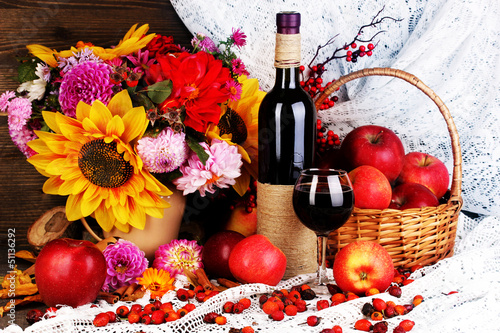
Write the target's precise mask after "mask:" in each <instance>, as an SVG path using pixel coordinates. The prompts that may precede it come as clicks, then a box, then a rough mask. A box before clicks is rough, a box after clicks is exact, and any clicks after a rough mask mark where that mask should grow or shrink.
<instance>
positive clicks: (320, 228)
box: [293, 168, 354, 286]
mask: <svg viewBox="0 0 500 333" xmlns="http://www.w3.org/2000/svg"><path fill="white" fill-rule="evenodd" d="M353 207H354V193H353V190H352V184H351V181H350V180H349V176H348V175H347V172H346V171H344V170H337V169H317V168H311V169H304V170H302V172H301V173H300V175H299V177H298V178H297V181H296V182H295V186H294V189H293V209H294V210H295V214H296V215H297V217H298V218H299V220H300V221H301V222H302V224H303V225H304V226H306V227H307V228H308V229H311V230H312V231H314V232H315V233H316V235H317V236H318V249H320V251H319V252H318V255H319V256H320V257H319V258H318V259H319V260H318V277H317V281H316V282H315V283H314V285H315V286H322V285H325V284H326V283H327V277H326V267H325V266H326V265H325V256H326V244H327V240H328V234H329V233H330V232H332V231H334V230H337V229H338V228H340V227H341V226H343V225H344V224H345V223H346V222H347V220H348V219H349V217H350V216H351V212H352V209H353Z"/></svg>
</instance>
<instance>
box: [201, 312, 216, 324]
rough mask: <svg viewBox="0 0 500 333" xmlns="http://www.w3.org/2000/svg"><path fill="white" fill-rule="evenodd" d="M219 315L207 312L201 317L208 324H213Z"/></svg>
mask: <svg viewBox="0 0 500 333" xmlns="http://www.w3.org/2000/svg"><path fill="white" fill-rule="evenodd" d="M218 316H219V315H218V314H217V313H216V312H209V313H207V314H206V315H205V317H203V321H204V322H205V323H208V324H213V323H215V318H217V317H218Z"/></svg>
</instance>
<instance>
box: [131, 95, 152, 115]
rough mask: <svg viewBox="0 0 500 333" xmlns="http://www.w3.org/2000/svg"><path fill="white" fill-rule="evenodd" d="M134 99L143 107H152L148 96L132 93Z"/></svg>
mask: <svg viewBox="0 0 500 333" xmlns="http://www.w3.org/2000/svg"><path fill="white" fill-rule="evenodd" d="M132 96H134V101H136V102H137V103H138V104H139V105H141V106H144V108H145V109H146V111H147V110H150V109H154V107H155V106H154V104H153V102H151V100H150V99H149V98H147V97H146V96H144V95H143V94H138V93H136V94H134V95H132Z"/></svg>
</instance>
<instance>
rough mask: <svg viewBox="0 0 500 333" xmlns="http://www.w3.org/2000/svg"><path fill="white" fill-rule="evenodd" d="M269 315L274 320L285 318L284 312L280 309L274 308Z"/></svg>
mask: <svg viewBox="0 0 500 333" xmlns="http://www.w3.org/2000/svg"><path fill="white" fill-rule="evenodd" d="M269 317H270V318H271V319H272V320H274V321H282V320H283V318H285V314H284V313H283V311H281V310H276V311H274V312H273V313H271V315H269Z"/></svg>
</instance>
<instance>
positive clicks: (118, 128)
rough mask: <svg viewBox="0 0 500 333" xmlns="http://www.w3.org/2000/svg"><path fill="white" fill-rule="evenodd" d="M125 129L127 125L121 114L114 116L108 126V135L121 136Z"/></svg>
mask: <svg viewBox="0 0 500 333" xmlns="http://www.w3.org/2000/svg"><path fill="white" fill-rule="evenodd" d="M124 131H125V125H124V124H123V120H122V118H120V117H119V116H114V117H113V119H111V121H110V122H109V123H108V125H107V126H106V135H116V136H117V137H120V136H121V135H122V134H123V132H124Z"/></svg>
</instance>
